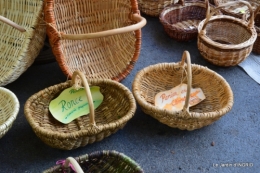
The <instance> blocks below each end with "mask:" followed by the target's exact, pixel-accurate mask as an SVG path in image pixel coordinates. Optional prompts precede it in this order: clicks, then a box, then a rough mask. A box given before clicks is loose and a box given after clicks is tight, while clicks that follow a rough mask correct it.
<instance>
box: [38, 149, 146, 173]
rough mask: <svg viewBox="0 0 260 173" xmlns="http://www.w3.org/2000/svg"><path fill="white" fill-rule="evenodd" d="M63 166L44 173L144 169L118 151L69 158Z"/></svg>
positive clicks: (137, 171)
mask: <svg viewBox="0 0 260 173" xmlns="http://www.w3.org/2000/svg"><path fill="white" fill-rule="evenodd" d="M58 162H61V163H62V164H59V165H56V166H53V167H52V168H49V169H48V170H45V171H43V173H65V172H77V173H87V172H88V173H90V172H91V173H116V172H118V173H143V172H144V171H143V169H142V168H141V167H140V166H139V164H138V163H136V162H135V161H134V160H132V159H131V158H130V157H128V156H127V155H125V154H123V153H120V152H117V151H114V150H112V151H110V150H107V151H106V150H104V151H96V152H93V153H90V154H85V155H82V156H79V157H75V158H72V157H68V158H67V159H66V160H65V161H62V160H61V161H58Z"/></svg>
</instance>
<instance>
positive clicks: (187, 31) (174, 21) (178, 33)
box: [159, 0, 213, 41]
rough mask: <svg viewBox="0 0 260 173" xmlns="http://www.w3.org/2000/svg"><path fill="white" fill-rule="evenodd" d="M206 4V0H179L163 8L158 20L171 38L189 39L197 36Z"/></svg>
mask: <svg viewBox="0 0 260 173" xmlns="http://www.w3.org/2000/svg"><path fill="white" fill-rule="evenodd" d="M208 6H209V3H208V1H206V2H203V1H190V2H185V1H184V0H180V1H179V2H178V4H173V5H171V6H168V7H166V8H164V10H163V11H162V12H161V14H160V17H159V18H160V22H161V24H162V25H163V27H164V30H165V32H166V33H167V34H168V35H169V36H170V37H171V38H173V39H175V40H177V41H189V40H192V39H195V38H197V36H198V25H199V22H201V21H202V20H203V19H205V18H206V13H207V12H208V9H209V8H208ZM212 7H213V6H212Z"/></svg>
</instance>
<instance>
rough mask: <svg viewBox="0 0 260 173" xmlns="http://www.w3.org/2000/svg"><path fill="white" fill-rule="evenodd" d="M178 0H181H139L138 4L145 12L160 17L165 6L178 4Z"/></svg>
mask: <svg viewBox="0 0 260 173" xmlns="http://www.w3.org/2000/svg"><path fill="white" fill-rule="evenodd" d="M178 1H179V0H138V5H139V8H140V11H141V12H142V13H143V14H146V15H149V16H153V17H158V16H159V15H160V13H161V12H162V10H163V9H164V8H165V7H167V6H169V5H171V4H176V3H177V2H178Z"/></svg>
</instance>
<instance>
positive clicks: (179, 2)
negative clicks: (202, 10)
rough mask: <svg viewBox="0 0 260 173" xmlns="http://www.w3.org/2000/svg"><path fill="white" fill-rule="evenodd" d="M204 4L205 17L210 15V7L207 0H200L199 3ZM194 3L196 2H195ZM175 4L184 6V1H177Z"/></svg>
mask: <svg viewBox="0 0 260 173" xmlns="http://www.w3.org/2000/svg"><path fill="white" fill-rule="evenodd" d="M203 1H204V2H205V4H206V16H207V15H209V13H210V5H209V0H202V1H201V2H203ZM195 2H196V1H195ZM177 4H180V5H182V6H185V1H184V0H179V1H178V3H177Z"/></svg>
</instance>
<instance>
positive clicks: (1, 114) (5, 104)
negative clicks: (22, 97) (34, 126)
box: [0, 87, 20, 138]
mask: <svg viewBox="0 0 260 173" xmlns="http://www.w3.org/2000/svg"><path fill="white" fill-rule="evenodd" d="M19 108H20V104H19V101H18V99H17V97H16V95H15V94H14V93H13V92H12V91H10V90H9V89H6V88H3V87H0V138H2V137H3V136H4V135H5V134H6V133H7V132H8V131H9V130H10V129H11V127H12V125H13V123H14V121H15V119H16V117H17V114H18V112H19Z"/></svg>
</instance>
